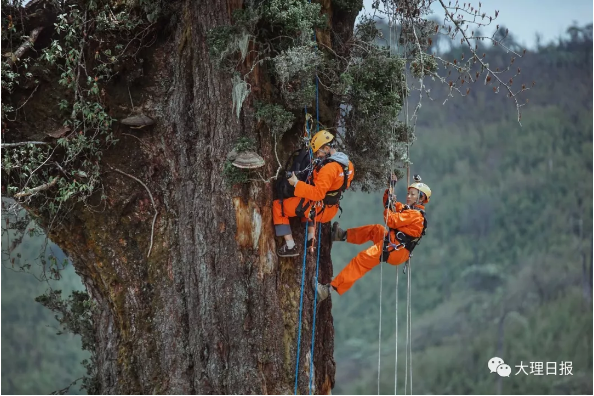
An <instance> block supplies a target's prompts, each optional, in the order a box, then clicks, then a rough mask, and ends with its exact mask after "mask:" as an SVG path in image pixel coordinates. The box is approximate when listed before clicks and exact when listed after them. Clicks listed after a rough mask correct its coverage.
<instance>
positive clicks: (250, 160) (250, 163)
mask: <svg viewBox="0 0 594 396" xmlns="http://www.w3.org/2000/svg"><path fill="white" fill-rule="evenodd" d="M227 158H228V159H229V160H230V161H232V164H233V166H235V167H237V168H242V169H256V168H260V167H262V166H264V164H265V162H264V159H263V158H262V157H260V156H259V155H258V154H256V153H255V152H253V151H249V150H246V151H242V152H240V153H236V152H235V151H231V152H230V153H229V154H228V155H227Z"/></svg>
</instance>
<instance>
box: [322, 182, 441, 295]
mask: <svg viewBox="0 0 594 396" xmlns="http://www.w3.org/2000/svg"><path fill="white" fill-rule="evenodd" d="M394 179H395V176H392V180H394ZM415 180H417V181H416V182H415V183H413V184H411V185H410V186H409V187H408V194H407V196H406V205H404V204H402V203H400V202H395V201H393V200H392V195H391V194H390V192H389V190H386V191H385V193H384V198H383V201H384V207H385V209H384V219H385V220H386V223H387V226H388V228H389V229H390V230H389V241H388V240H386V239H385V237H386V229H385V227H384V225H382V224H373V225H366V226H362V227H357V228H349V229H347V230H346V231H343V230H342V229H340V227H339V226H338V223H337V222H335V223H334V224H333V227H332V240H333V241H346V242H348V243H353V244H357V245H361V244H363V243H366V242H368V241H372V242H373V243H374V245H373V246H371V247H369V248H368V249H365V250H363V251H361V252H360V253H359V254H357V255H356V256H355V257H354V258H353V259H352V260H351V261H350V262H349V263H348V264H347V266H346V267H344V269H343V270H342V271H341V272H340V273H339V274H338V275H337V276H336V277H335V278H334V279H333V280H332V282H331V283H329V284H325V285H324V284H319V283H318V284H317V285H316V288H317V292H318V301H322V300H324V299H325V298H326V297H328V295H329V294H330V290H331V289H333V290H335V291H336V292H337V293H338V294H339V295H341V294H343V293H344V292H346V291H347V290H349V289H350V288H351V286H353V284H354V283H355V282H356V281H357V280H359V279H360V278H361V277H362V276H363V275H365V274H366V273H367V272H368V271H369V270H371V269H372V268H373V267H375V266H377V265H378V264H380V262H382V261H386V262H387V263H388V264H392V265H399V264H402V263H404V262H406V261H407V260H408V259H409V257H410V253H411V251H412V250H413V249H414V247H415V246H416V244H417V243H418V241H419V239H420V238H421V237H422V235H423V234H424V231H425V228H426V221H425V215H424V210H425V206H424V204H426V203H427V202H429V199H430V197H431V190H430V189H429V186H427V185H426V184H424V183H420V178H418V179H417V177H415ZM386 245H387V246H386ZM385 247H387V249H386V248H385ZM382 255H383V256H384V257H383V260H382Z"/></svg>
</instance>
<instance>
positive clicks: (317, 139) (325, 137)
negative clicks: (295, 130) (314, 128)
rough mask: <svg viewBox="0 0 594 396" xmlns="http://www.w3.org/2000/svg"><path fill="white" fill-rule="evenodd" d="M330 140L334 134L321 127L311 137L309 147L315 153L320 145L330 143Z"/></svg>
mask: <svg viewBox="0 0 594 396" xmlns="http://www.w3.org/2000/svg"><path fill="white" fill-rule="evenodd" d="M332 140H334V135H332V134H331V133H330V132H328V131H327V130H325V129H322V130H321V131H319V132H318V133H316V134H315V135H314V137H313V138H312V139H311V149H312V150H313V152H314V153H315V152H317V151H318V150H319V149H320V147H322V146H323V145H325V144H328V143H330V142H331V141H332Z"/></svg>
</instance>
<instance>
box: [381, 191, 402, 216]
mask: <svg viewBox="0 0 594 396" xmlns="http://www.w3.org/2000/svg"><path fill="white" fill-rule="evenodd" d="M388 191H389V190H388V189H387V188H386V190H385V191H384V198H383V200H384V208H385V207H386V205H387V204H388ZM393 204H394V210H396V211H397V212H400V211H401V210H402V207H403V206H404V204H403V203H401V202H393Z"/></svg>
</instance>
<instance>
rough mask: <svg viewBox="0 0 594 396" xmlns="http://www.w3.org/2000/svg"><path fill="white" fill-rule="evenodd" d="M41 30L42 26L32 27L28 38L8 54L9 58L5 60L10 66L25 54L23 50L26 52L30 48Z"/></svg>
mask: <svg viewBox="0 0 594 396" xmlns="http://www.w3.org/2000/svg"><path fill="white" fill-rule="evenodd" d="M42 30H43V27H41V26H40V27H37V28H35V29H33V31H32V32H31V34H30V35H29V38H28V39H27V40H26V41H25V42H24V43H23V44H21V46H20V47H19V48H18V49H17V50H16V51H15V52H14V53H12V54H10V58H8V60H7V61H6V63H8V65H9V66H10V67H13V66H14V65H15V64H16V62H17V61H18V60H19V59H21V58H22V57H23V55H25V52H27V50H28V49H29V48H31V47H32V46H33V44H35V41H37V37H39V33H41V31H42Z"/></svg>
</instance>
